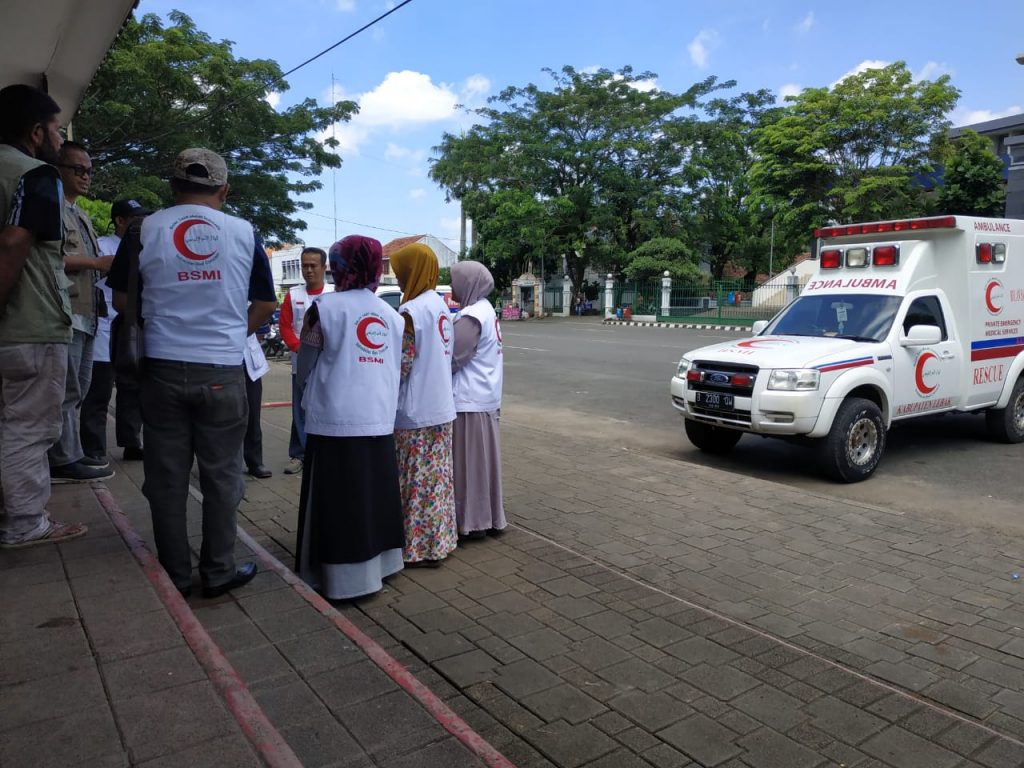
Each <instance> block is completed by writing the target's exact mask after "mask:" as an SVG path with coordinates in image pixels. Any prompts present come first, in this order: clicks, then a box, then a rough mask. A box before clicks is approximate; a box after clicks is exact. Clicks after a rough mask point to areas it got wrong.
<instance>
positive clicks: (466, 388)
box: [452, 261, 506, 538]
mask: <svg viewBox="0 0 1024 768" xmlns="http://www.w3.org/2000/svg"><path fill="white" fill-rule="evenodd" d="M492 290H494V278H493V277H491V273H490V272H489V271H488V270H487V267H485V266H484V265H483V264H480V263H479V262H476V261H460V262H458V263H457V264H455V265H454V266H453V267H452V293H453V294H454V295H455V297H456V299H457V300H458V301H459V302H460V303H461V304H462V310H461V311H460V312H459V314H458V315H457V316H456V318H455V350H454V353H453V357H452V371H453V389H454V394H455V410H456V412H457V416H456V419H455V434H454V446H453V456H454V466H455V514H456V518H457V520H458V527H459V533H460V534H461V535H463V536H467V537H468V538H480V537H482V536H484V535H485V534H486V533H492V534H498V533H501V532H502V531H503V530H504V529H505V525H506V521H505V508H504V505H503V502H502V498H501V434H500V424H499V421H500V418H499V417H500V414H501V388H502V375H503V372H502V371H503V369H502V366H503V358H502V342H501V324H500V323H499V321H498V318H497V317H496V316H495V314H494V309H493V308H492V307H491V304H490V302H489V301H488V300H487V296H488V295H489V294H490V292H491V291H492Z"/></svg>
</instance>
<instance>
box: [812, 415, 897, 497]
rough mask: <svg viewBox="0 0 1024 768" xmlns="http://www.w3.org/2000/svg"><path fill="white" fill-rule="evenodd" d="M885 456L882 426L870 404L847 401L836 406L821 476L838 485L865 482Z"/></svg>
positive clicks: (880, 418)
mask: <svg viewBox="0 0 1024 768" xmlns="http://www.w3.org/2000/svg"><path fill="white" fill-rule="evenodd" d="M884 452H885V422H884V421H883V420H882V412H881V411H880V410H879V409H878V406H877V405H875V404H874V403H873V402H871V401H870V400H865V399H863V398H860V397H851V398H849V399H847V400H845V401H844V402H843V404H842V405H840V406H839V411H838V412H837V413H836V418H835V421H833V422H832V430H831V431H830V432H829V433H828V437H826V438H825V450H824V452H823V454H822V458H823V462H824V469H825V472H826V473H827V474H828V475H829V476H830V477H832V479H833V480H838V481H839V482H842V483H859V482H860V481H861V480H867V479H868V478H869V477H871V475H872V474H873V473H874V471H875V468H876V467H878V462H879V461H881V460H882V454H883V453H884Z"/></svg>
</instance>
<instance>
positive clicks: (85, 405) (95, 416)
mask: <svg viewBox="0 0 1024 768" xmlns="http://www.w3.org/2000/svg"><path fill="white" fill-rule="evenodd" d="M114 380H115V375H114V366H113V365H111V364H110V363H103V362H93V364H92V383H91V384H90V385H89V392H88V394H87V395H86V396H85V400H84V401H83V402H82V417H81V423H80V425H79V429H80V432H81V435H82V450H83V451H84V452H85V455H86V456H105V455H106V454H107V408H108V407H109V405H110V397H111V394H112V393H113V389H114ZM116 380H117V397H116V398H115V402H114V436H115V438H116V440H117V445H118V447H120V448H141V447H142V409H141V407H140V406H139V383H138V382H137V381H135V380H134V379H132V378H130V377H125V376H116Z"/></svg>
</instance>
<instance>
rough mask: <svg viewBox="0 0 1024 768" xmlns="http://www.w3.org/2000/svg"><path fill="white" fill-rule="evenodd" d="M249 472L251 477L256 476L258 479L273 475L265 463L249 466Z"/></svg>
mask: <svg viewBox="0 0 1024 768" xmlns="http://www.w3.org/2000/svg"><path fill="white" fill-rule="evenodd" d="M248 471H249V474H250V475H252V476H253V477H258V478H259V479H260V480H266V479H267V478H268V477H273V476H274V473H273V472H271V471H270V470H269V469H267V465H266V464H257V465H256V466H255V467H249V470H248Z"/></svg>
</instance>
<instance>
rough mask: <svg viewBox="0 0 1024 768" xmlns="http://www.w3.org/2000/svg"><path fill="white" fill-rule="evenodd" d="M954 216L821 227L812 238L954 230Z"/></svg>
mask: <svg viewBox="0 0 1024 768" xmlns="http://www.w3.org/2000/svg"><path fill="white" fill-rule="evenodd" d="M955 228H956V216H937V217H934V218H930V219H903V220H900V221H879V222H876V223H874V224H850V225H848V226H838V227H823V228H821V229H816V230H814V236H815V237H818V238H823V239H826V240H827V239H829V238H832V237H846V236H848V235H874V234H881V233H884V232H910V231H913V230H919V229H955Z"/></svg>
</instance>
